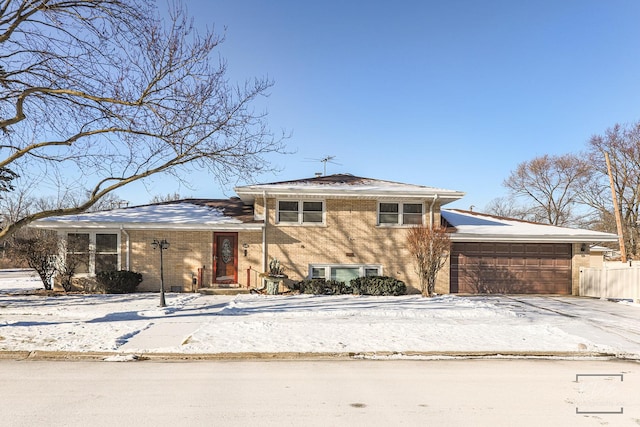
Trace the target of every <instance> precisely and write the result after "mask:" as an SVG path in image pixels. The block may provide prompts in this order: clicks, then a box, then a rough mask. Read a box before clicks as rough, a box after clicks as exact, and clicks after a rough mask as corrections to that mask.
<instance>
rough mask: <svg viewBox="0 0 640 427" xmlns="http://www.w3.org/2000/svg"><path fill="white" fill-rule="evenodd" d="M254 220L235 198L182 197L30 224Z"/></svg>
mask: <svg viewBox="0 0 640 427" xmlns="http://www.w3.org/2000/svg"><path fill="white" fill-rule="evenodd" d="M243 224H244V225H247V224H255V225H261V221H260V222H258V221H255V220H254V216H253V207H252V206H247V205H245V204H244V203H242V201H241V200H240V199H239V198H237V197H234V198H231V199H185V200H176V201H171V202H161V203H154V204H149V205H142V206H131V207H126V208H119V209H113V210H108V211H101V212H89V213H83V214H79V215H68V216H60V217H51V218H45V219H42V220H38V221H35V222H34V223H33V226H36V227H43V228H65V227H75V228H78V227H80V228H91V227H94V228H97V227H100V228H107V227H120V226H123V227H126V228H138V227H139V228H206V227H212V226H215V227H223V228H224V227H227V228H228V227H234V226H241V225H243Z"/></svg>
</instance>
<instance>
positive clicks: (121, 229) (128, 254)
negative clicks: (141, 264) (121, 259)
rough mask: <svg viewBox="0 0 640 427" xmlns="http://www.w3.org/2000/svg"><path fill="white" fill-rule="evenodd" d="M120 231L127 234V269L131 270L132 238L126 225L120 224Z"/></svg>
mask: <svg viewBox="0 0 640 427" xmlns="http://www.w3.org/2000/svg"><path fill="white" fill-rule="evenodd" d="M120 231H122V234H124V235H125V237H126V238H127V256H126V258H125V259H126V262H125V264H126V266H127V268H126V269H127V270H131V265H130V263H131V239H130V238H129V233H127V230H125V229H124V226H123V225H122V224H120Z"/></svg>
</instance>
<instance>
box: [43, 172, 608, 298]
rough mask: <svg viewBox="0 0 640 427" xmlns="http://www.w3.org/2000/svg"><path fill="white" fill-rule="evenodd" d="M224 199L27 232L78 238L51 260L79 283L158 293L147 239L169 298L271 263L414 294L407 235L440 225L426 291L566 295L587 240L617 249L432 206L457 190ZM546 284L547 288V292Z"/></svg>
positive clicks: (293, 185)
mask: <svg viewBox="0 0 640 427" xmlns="http://www.w3.org/2000/svg"><path fill="white" fill-rule="evenodd" d="M235 191H236V193H237V195H238V196H239V198H232V199H228V200H181V201H175V202H167V203H160V204H155V205H146V206H138V207H130V208H123V209H114V210H112V211H106V212H96V213H88V214H82V215H76V216H69V217H57V218H49V219H45V220H40V221H37V222H35V223H34V224H33V226H34V227H41V228H47V229H55V230H58V233H59V234H60V236H61V237H62V238H63V239H67V240H68V241H71V240H73V241H76V242H78V241H80V242H82V246H81V247H82V249H77V248H75V246H74V248H75V249H74V250H73V253H68V254H62V255H63V256H74V257H78V256H80V257H83V259H84V260H85V261H86V262H85V264H86V268H84V269H83V271H79V272H78V276H79V277H82V276H84V277H92V276H93V275H94V274H95V273H96V272H97V271H99V270H100V269H105V268H106V269H128V270H133V271H137V272H139V273H142V275H143V282H142V284H141V286H140V287H139V289H140V290H145V291H155V290H157V289H158V288H159V286H158V285H159V281H160V260H159V259H160V256H159V253H158V251H157V250H153V249H152V247H151V242H153V240H154V239H158V240H161V239H164V240H167V241H168V242H169V244H170V247H169V249H168V250H166V251H165V252H163V256H164V282H165V288H166V289H167V290H170V291H184V292H191V291H195V290H197V289H198V288H203V287H206V288H216V287H240V288H247V287H255V286H260V285H261V283H260V280H261V279H260V277H259V273H261V272H264V271H265V270H266V269H267V265H268V263H269V260H271V259H272V258H277V259H278V260H279V261H280V262H281V264H282V265H283V266H284V267H285V274H287V275H288V276H289V279H290V280H301V279H307V278H324V279H333V280H340V281H348V280H350V279H351V278H354V277H358V276H366V275H385V276H392V277H395V278H397V279H400V280H403V281H404V282H405V283H406V284H407V286H408V287H409V289H410V292H411V291H412V292H419V279H418V276H417V274H416V273H415V268H414V261H413V257H412V255H411V254H410V253H409V251H408V250H407V248H406V233H407V229H408V228H409V227H411V226H413V225H416V224H427V225H429V224H443V225H446V226H447V227H448V228H449V229H450V231H451V236H452V242H453V245H452V252H451V257H450V258H449V260H448V263H447V265H445V267H444V268H443V270H442V271H441V273H440V274H439V276H438V282H437V285H436V292H438V293H449V292H454V293H456V292H460V293H482V292H513V293H531V292H536V293H538V292H545V293H562V294H567V293H572V292H574V293H575V290H576V289H577V285H576V284H577V280H578V278H577V277H578V276H577V275H578V268H579V267H580V266H583V265H584V264H586V265H587V266H588V259H589V257H588V256H585V257H583V256H582V255H586V254H588V247H589V245H590V244H592V243H596V242H613V241H617V238H616V236H615V235H611V234H606V233H597V232H592V231H588V230H572V229H566V228H561V227H552V226H545V225H540V224H530V223H524V222H522V221H511V220H506V219H499V218H496V217H490V216H483V215H479V214H475V213H465V212H463V211H454V210H452V211H447V210H442V209H441V207H442V206H443V205H446V204H447V203H450V202H453V201H456V200H459V199H460V198H462V197H463V195H464V193H462V192H459V191H454V190H446V189H438V188H433V187H426V186H421V185H412V184H402V183H396V182H390V181H382V180H376V179H369V178H361V177H356V176H352V175H348V174H340V175H330V176H320V177H314V178H309V179H302V180H295V181H285V182H275V183H268V184H258V185H249V186H241V187H237V188H236V189H235ZM551 230H553V231H551ZM583 245H584V246H583ZM536 266H537V267H536ZM556 276H557V277H556ZM549 277H552V278H554V279H553V280H551V279H549ZM549 280H551V281H552V282H553V284H551V285H550V286H547V282H548V281H549ZM542 283H544V284H545V285H544V286H541V285H540V284H542Z"/></svg>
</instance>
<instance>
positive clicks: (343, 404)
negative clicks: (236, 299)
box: [0, 359, 640, 426]
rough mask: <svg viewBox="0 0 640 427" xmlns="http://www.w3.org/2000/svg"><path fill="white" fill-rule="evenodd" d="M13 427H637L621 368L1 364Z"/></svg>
mask: <svg viewBox="0 0 640 427" xmlns="http://www.w3.org/2000/svg"><path fill="white" fill-rule="evenodd" d="M0 378H1V380H0V381H1V384H0V390H2V398H1V399H0V410H1V411H2V419H3V425H10V426H44V425H46V426H114V425H123V426H124V425H136V426H174V425H180V426H200V425H202V426H204V425H207V426H210V425H216V426H245V425H260V426H297V425H305V426H314V425H315V426H358V425H363V426H364V425H366V426H391V425H421V426H425V425H427V426H428V425H434V426H445V425H446V426H474V425H475V426H513V425H518V426H539V425H573V426H583V425H584V426H599V425H603V424H609V425H616V426H625V425H629V426H637V425H639V424H640V395H639V394H638V390H640V364H638V363H637V362H631V361H615V360H611V361H608V360H532V359H515V360H514V359H484V360H431V361H429V360H385V361H372V360H331V361H304V360H300V361H298V360H295V361H260V360H258V361H202V362H175V361H172V362H152V361H144V362H142V361H138V362H80V361H11V360H0Z"/></svg>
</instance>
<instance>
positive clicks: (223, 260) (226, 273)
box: [213, 233, 238, 284]
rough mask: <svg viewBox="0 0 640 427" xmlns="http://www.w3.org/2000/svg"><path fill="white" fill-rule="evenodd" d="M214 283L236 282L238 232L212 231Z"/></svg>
mask: <svg viewBox="0 0 640 427" xmlns="http://www.w3.org/2000/svg"><path fill="white" fill-rule="evenodd" d="M213 278H214V283H219V284H228V283H238V233H213Z"/></svg>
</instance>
